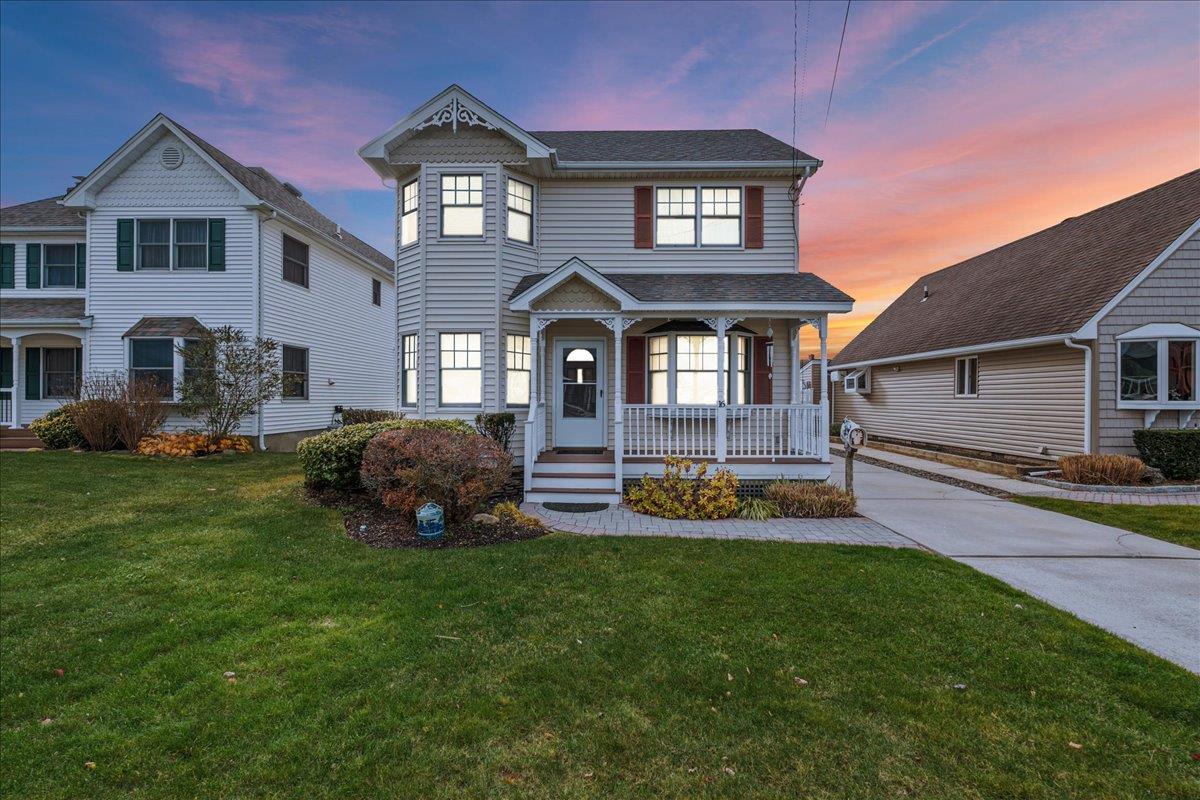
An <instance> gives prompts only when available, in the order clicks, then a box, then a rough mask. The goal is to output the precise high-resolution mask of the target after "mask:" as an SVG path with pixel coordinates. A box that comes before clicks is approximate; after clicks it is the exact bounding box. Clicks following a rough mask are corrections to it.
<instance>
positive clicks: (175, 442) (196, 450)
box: [137, 433, 253, 458]
mask: <svg viewBox="0 0 1200 800" xmlns="http://www.w3.org/2000/svg"><path fill="white" fill-rule="evenodd" d="M252 449H253V448H252V447H251V446H250V440H249V439H247V438H246V437H245V436H226V437H224V438H223V439H218V440H217V441H216V442H213V441H212V440H211V439H209V437H208V434H206V433H158V434H155V435H153V436H147V437H145V438H144V439H142V441H140V442H138V446H137V453H138V455H143V456H171V457H172V458H186V457H189V456H198V455H207V454H209V453H220V452H223V451H225V450H234V451H236V452H238V453H249V452H250V451H251V450H252Z"/></svg>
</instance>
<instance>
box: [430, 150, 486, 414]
mask: <svg viewBox="0 0 1200 800" xmlns="http://www.w3.org/2000/svg"><path fill="white" fill-rule="evenodd" d="M449 177H458V178H462V177H467V178H479V205H464V204H461V203H453V204H450V206H449V207H450V208H478V209H479V216H480V219H481V220H482V224H481V225H480V233H479V235H478V236H476V235H474V234H454V233H446V208H447V205H446V203H444V202H443V201H442V192H443V191H444V189H443V188H442V179H443V178H449ZM437 192H438V194H437V199H438V239H448V240H450V241H452V242H453V241H460V242H461V241H466V242H482V241H486V240H487V176H486V175H485V174H484V173H482V172H479V171H476V170H467V171H464V172H457V171H454V172H449V171H448V172H439V173H438V174H437ZM419 202H420V201H418V203H419ZM506 205H507V201H506ZM417 239H418V241H419V240H420V236H418V237H417ZM463 332H464V331H458V333H463ZM439 351H440V348H439ZM438 391H439V393H440V392H441V380H440V379H439V380H438Z"/></svg>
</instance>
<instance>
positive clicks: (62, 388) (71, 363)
mask: <svg viewBox="0 0 1200 800" xmlns="http://www.w3.org/2000/svg"><path fill="white" fill-rule="evenodd" d="M78 357H79V348H77V347H47V348H45V349H44V350H42V396H43V397H45V398H54V399H64V400H65V399H69V398H74V397H78V396H79V380H78V379H79V376H78V373H77V371H76V359H77V358H78Z"/></svg>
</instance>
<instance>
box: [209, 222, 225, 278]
mask: <svg viewBox="0 0 1200 800" xmlns="http://www.w3.org/2000/svg"><path fill="white" fill-rule="evenodd" d="M208 271H209V272H224V271H225V220H223V219H210V220H209V221H208Z"/></svg>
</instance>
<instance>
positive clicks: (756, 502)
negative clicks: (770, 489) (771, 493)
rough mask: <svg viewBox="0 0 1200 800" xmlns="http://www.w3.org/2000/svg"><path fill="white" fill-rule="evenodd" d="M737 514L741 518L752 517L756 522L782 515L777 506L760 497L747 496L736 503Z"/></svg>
mask: <svg viewBox="0 0 1200 800" xmlns="http://www.w3.org/2000/svg"><path fill="white" fill-rule="evenodd" d="M738 516H739V517H741V518H742V519H752V520H755V521H757V522H762V521H763V520H767V519H771V518H772V517H778V516H782V515H781V514H780V513H779V506H777V505H775V504H774V503H772V502H771V501H770V500H764V499H762V498H761V497H747V498H746V499H745V500H742V501H741V502H740V503H738Z"/></svg>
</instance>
